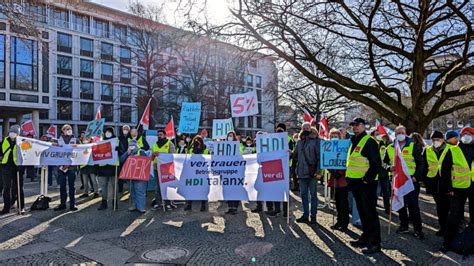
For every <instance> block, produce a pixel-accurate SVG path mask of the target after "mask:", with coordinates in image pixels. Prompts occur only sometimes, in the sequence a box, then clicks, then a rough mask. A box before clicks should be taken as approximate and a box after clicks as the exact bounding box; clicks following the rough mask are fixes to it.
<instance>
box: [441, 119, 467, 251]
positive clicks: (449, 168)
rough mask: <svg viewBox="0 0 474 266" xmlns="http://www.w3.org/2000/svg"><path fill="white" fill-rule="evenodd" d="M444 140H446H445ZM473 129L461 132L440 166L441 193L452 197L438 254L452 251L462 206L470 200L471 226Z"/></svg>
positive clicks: (461, 217)
mask: <svg viewBox="0 0 474 266" xmlns="http://www.w3.org/2000/svg"><path fill="white" fill-rule="evenodd" d="M447 137H448V136H447ZM447 137H446V138H447ZM473 163H474V128H472V127H464V128H462V129H461V142H460V143H459V144H458V145H456V146H452V147H450V148H449V150H448V151H447V152H446V155H445V157H444V158H443V160H442V162H441V179H442V180H443V183H444V184H446V190H445V191H443V192H444V193H448V194H449V196H450V197H451V201H450V206H449V214H448V220H447V223H446V229H445V230H446V231H445V233H444V241H443V246H442V248H441V251H443V252H446V251H449V250H450V249H451V244H452V242H453V240H454V239H455V237H456V236H457V234H458V233H459V228H460V223H461V221H462V220H463V219H464V205H465V204H466V200H467V199H469V218H470V225H471V226H474V186H473V183H474V175H473V169H472V166H473Z"/></svg>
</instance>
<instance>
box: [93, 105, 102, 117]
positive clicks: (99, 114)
mask: <svg viewBox="0 0 474 266" xmlns="http://www.w3.org/2000/svg"><path fill="white" fill-rule="evenodd" d="M101 118H102V114H101V113H100V105H99V107H98V108H97V113H95V119H101Z"/></svg>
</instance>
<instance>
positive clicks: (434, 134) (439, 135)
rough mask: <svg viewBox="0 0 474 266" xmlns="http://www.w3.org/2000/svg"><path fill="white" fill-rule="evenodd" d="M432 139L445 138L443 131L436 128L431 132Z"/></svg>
mask: <svg viewBox="0 0 474 266" xmlns="http://www.w3.org/2000/svg"><path fill="white" fill-rule="evenodd" d="M430 138H431V139H444V136H443V133H441V132H440V131H438V130H435V131H433V132H432V133H431V137H430Z"/></svg>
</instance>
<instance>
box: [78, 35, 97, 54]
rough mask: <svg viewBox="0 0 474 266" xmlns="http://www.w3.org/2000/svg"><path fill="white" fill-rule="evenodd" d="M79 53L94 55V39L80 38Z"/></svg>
mask: <svg viewBox="0 0 474 266" xmlns="http://www.w3.org/2000/svg"><path fill="white" fill-rule="evenodd" d="M81 55H83V56H89V57H94V41H93V40H91V39H86V38H81Z"/></svg>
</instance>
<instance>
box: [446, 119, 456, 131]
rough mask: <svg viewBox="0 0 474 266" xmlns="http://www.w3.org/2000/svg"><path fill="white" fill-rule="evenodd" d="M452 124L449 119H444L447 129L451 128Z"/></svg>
mask: <svg viewBox="0 0 474 266" xmlns="http://www.w3.org/2000/svg"><path fill="white" fill-rule="evenodd" d="M453 126H454V125H453V121H451V120H448V121H446V127H448V129H451V128H453Z"/></svg>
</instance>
